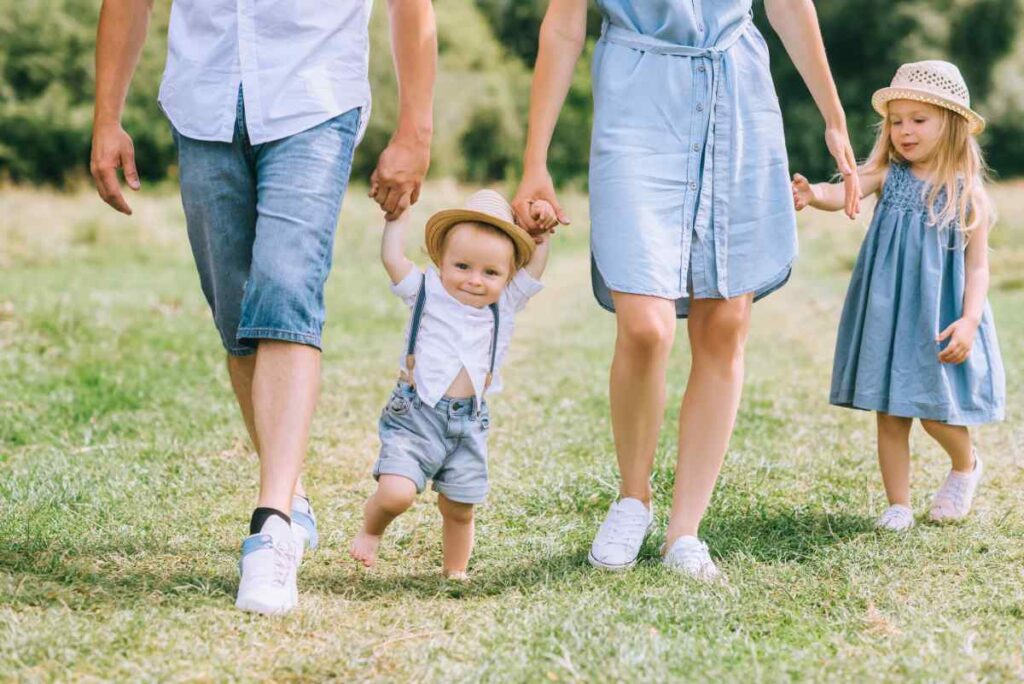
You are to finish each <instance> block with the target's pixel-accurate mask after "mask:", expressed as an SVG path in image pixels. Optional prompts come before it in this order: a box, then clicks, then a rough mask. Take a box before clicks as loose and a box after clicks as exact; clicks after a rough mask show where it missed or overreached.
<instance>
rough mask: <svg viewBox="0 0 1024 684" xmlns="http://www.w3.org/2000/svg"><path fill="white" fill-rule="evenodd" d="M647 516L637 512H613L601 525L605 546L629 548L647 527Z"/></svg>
mask: <svg viewBox="0 0 1024 684" xmlns="http://www.w3.org/2000/svg"><path fill="white" fill-rule="evenodd" d="M647 525H648V518H647V516H646V515H643V514H639V513H618V514H613V515H611V516H609V517H608V519H607V520H605V522H604V525H602V532H603V533H604V534H602V535H601V536H602V538H603V539H602V541H603V542H604V543H605V544H606V545H607V546H618V547H622V548H629V547H631V546H633V545H634V544H636V538H637V537H640V536H642V535H643V533H644V530H646V529H647Z"/></svg>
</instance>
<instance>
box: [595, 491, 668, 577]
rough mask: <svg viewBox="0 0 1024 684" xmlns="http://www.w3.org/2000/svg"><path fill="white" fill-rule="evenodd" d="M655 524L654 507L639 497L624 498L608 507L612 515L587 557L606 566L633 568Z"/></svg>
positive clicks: (615, 568)
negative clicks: (648, 505) (649, 506)
mask: <svg viewBox="0 0 1024 684" xmlns="http://www.w3.org/2000/svg"><path fill="white" fill-rule="evenodd" d="M653 527H654V510H653V508H648V507H647V506H645V505H644V504H643V502H642V501H640V500H639V499H620V500H619V501H616V502H615V503H613V504H612V505H611V508H609V509H608V517H606V518H605V519H604V522H603V523H602V524H601V528H600V529H599V530H598V531H597V536H596V537H594V543H593V545H591V547H590V554H589V555H588V556H587V560H589V561H590V564H591V565H593V566H594V567H595V568H601V569H602V570H625V569H627V568H631V567H633V566H634V565H635V564H636V558H637V556H639V555H640V547H642V546H643V544H644V539H646V538H647V535H649V534H650V533H651V530H652V529H653Z"/></svg>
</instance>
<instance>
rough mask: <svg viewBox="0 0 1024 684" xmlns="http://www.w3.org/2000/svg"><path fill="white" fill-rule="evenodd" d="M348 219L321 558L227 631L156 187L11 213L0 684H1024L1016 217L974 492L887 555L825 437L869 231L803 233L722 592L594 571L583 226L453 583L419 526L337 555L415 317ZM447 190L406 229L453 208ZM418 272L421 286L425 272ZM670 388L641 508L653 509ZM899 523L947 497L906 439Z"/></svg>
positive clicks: (500, 410) (322, 465) (602, 495)
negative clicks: (803, 683) (966, 508)
mask: <svg viewBox="0 0 1024 684" xmlns="http://www.w3.org/2000/svg"><path fill="white" fill-rule="evenodd" d="M364 194H365V193H364V191H363V190H362V189H359V188H356V189H354V190H353V191H352V193H351V194H350V195H349V197H348V200H347V202H346V207H345V211H344V214H343V219H342V229H341V233H340V235H339V239H338V244H337V250H336V255H335V267H334V272H333V275H332V276H331V279H330V282H329V287H328V306H329V315H328V326H327V330H326V331H325V340H326V348H327V349H326V352H325V355H324V384H323V393H322V399H321V402H320V407H319V411H318V415H317V418H316V421H315V426H314V433H313V439H312V446H311V449H310V453H309V457H308V468H307V471H306V472H307V476H306V482H307V487H308V488H309V490H310V493H311V495H312V497H313V502H314V505H315V507H316V510H317V512H318V515H319V519H320V525H321V534H322V537H323V539H322V546H321V548H320V550H319V551H317V552H316V553H315V554H313V555H311V556H309V557H307V560H306V561H305V563H304V564H303V567H302V570H301V573H300V576H299V589H300V596H301V598H300V607H299V609H298V610H297V611H295V612H294V613H293V614H290V615H288V616H286V617H283V618H278V619H265V618H259V617H255V616H251V615H246V614H242V613H240V612H238V611H236V610H235V609H234V607H233V599H234V593H235V589H236V585H237V561H238V549H239V543H240V541H241V538H242V536H243V534H244V533H245V531H246V524H247V520H248V515H249V512H250V510H251V507H252V505H253V504H254V497H255V482H256V476H257V461H256V458H255V456H254V455H253V454H251V453H250V452H249V449H248V448H247V446H246V441H245V439H244V429H243V427H242V423H241V420H240V419H239V417H238V416H237V415H236V407H235V405H234V403H233V399H232V397H231V393H230V389H229V387H228V384H227V379H226V373H225V371H224V369H223V356H222V352H221V351H220V346H219V343H218V341H217V338H216V335H215V332H214V329H213V326H212V325H211V323H210V320H209V313H208V310H207V308H206V304H205V302H204V301H203V300H202V297H201V294H200V291H199V286H198V280H197V278H196V275H195V272H194V268H193V265H192V262H191V257H190V254H189V251H188V247H187V243H186V240H185V236H184V225H183V217H182V212H181V208H180V205H179V202H178V198H177V196H176V195H175V194H173V189H167V190H166V191H163V192H153V193H147V194H144V195H142V196H135V197H134V198H133V199H134V203H135V206H136V209H137V212H136V215H135V217H133V218H131V219H125V218H123V217H119V216H116V215H115V214H114V213H113V212H111V211H109V210H105V209H104V208H103V207H102V206H101V205H100V203H99V201H98V200H97V199H96V198H94V197H93V196H91V195H89V194H87V193H86V194H81V195H70V196H68V195H54V194H47V193H42V192H36V191H27V190H17V189H5V190H3V199H2V203H3V211H2V212H0V680H12V681H13V680H24V681H49V680H80V681H97V680H107V679H117V680H126V681H224V680H276V681H298V680H323V679H338V680H351V679H360V680H362V679H380V680H392V681H405V680H418V681H436V680H439V679H441V678H442V677H443V678H444V679H446V680H454V681H475V680H483V681H538V680H539V681H577V680H590V681H594V680H596V681H614V680H646V681H657V680H661V681H664V680H670V679H687V680H694V681H708V680H730V681H782V680H793V679H802V680H815V681H822V680H826V681H829V680H834V681H865V680H868V679H870V680H888V681H897V680H900V681H903V680H911V681H1004V680H1019V679H1022V678H1024V545H1022V543H1021V539H1022V535H1024V508H1022V506H1021V491H1022V488H1024V470H1022V466H1024V460H1022V456H1021V453H1022V450H1021V447H1022V442H1024V431H1022V422H1021V415H1022V411H1021V400H1022V399H1024V392H1022V389H1021V384H1020V378H1021V374H1022V372H1024V354H1022V351H1024V275H1022V273H1024V220H1022V219H1021V218H1020V217H1021V215H1022V213H1024V199H1022V196H1021V195H1022V189H1021V188H1020V187H1017V188H1013V187H1010V186H1003V187H1001V188H1000V189H999V191H998V200H999V204H1000V206H1001V210H1002V214H1003V216H1004V219H1003V221H1002V223H1001V225H1000V226H999V228H998V229H997V231H996V233H995V235H994V238H993V244H994V251H993V258H992V264H993V288H992V293H991V301H992V304H993V307H994V309H995V312H996V317H997V320H998V324H999V333H1000V340H1001V344H1002V350H1003V355H1004V359H1005V362H1006V367H1007V375H1008V386H1009V391H1010V398H1009V405H1008V419H1007V421H1006V422H1004V423H1002V424H1000V425H996V426H988V427H984V428H982V429H980V430H978V431H977V433H976V437H977V441H978V444H979V447H980V449H981V451H982V453H983V454H984V455H985V456H986V459H987V462H986V464H987V476H986V480H985V482H984V483H983V485H982V488H981V490H980V493H979V498H978V501H977V506H976V512H975V514H974V515H973V517H972V518H971V519H970V520H969V521H968V522H966V523H965V524H963V525H960V526H956V527H941V528H940V527H936V526H932V525H928V524H921V525H919V526H918V527H917V528H915V529H914V530H913V531H911V532H910V533H909V534H907V535H905V536H893V535H890V534H880V533H877V532H876V531H874V529H873V528H872V520H873V517H874V515H876V514H877V513H878V512H879V511H880V510H881V509H882V508H883V506H884V494H883V491H882V487H881V483H880V479H879V475H878V472H877V467H876V465H875V461H874V429H873V426H874V419H873V417H872V416H871V415H870V414H868V413H862V412H853V411H846V410H841V409H836V408H831V407H829V406H828V404H827V395H828V381H829V372H830V364H831V353H832V346H833V343H834V336H835V326H836V323H837V321H838V317H839V309H840V306H841V303H842V296H843V292H844V288H845V279H846V277H847V276H848V274H849V271H850V269H851V267H852V265H853V260H854V258H855V255H856V250H857V246H858V244H859V241H860V238H861V236H862V235H863V230H864V228H865V227H866V225H867V220H868V216H869V214H865V215H864V217H863V218H862V219H860V220H858V222H856V223H850V222H848V221H845V220H844V219H842V218H841V217H836V216H824V215H821V214H818V215H812V214H805V215H802V216H801V250H802V253H801V258H800V261H799V263H798V267H797V269H796V273H795V276H794V278H793V280H792V282H791V283H790V284H789V285H788V286H787V287H786V288H785V289H783V290H782V291H780V292H779V293H778V294H775V295H773V296H772V297H769V298H768V299H767V300H765V301H764V302H762V303H760V304H758V305H757V306H756V307H755V314H754V326H753V332H752V334H751V340H750V345H749V350H748V356H747V358H748V381H747V385H746V390H745V394H744V398H743V403H742V407H741V409H740V417H739V421H738V425H737V428H736V434H735V437H734V439H733V442H732V447H731V449H730V452H729V455H728V457H727V462H726V466H725V470H724V473H723V476H722V479H721V481H720V484H719V487H718V490H717V492H716V495H715V498H714V500H713V502H712V506H711V510H710V512H709V514H708V517H707V519H706V521H705V524H704V527H703V530H702V533H703V536H704V537H705V539H706V540H707V541H708V543H709V545H710V548H711V550H712V555H713V556H714V557H715V558H716V560H717V561H718V562H719V564H720V566H721V567H722V569H723V570H724V571H725V572H726V573H727V574H728V576H729V578H730V582H729V584H728V585H727V586H724V587H718V586H712V587H708V586H702V585H697V584H694V583H692V582H688V581H684V580H682V579H681V578H680V577H679V576H677V575H675V574H672V573H670V572H668V571H666V570H664V569H663V568H662V567H661V566H660V565H659V564H658V562H657V549H658V546H659V544H660V543H661V533H660V532H659V533H658V534H656V535H655V536H654V537H653V538H652V539H651V540H650V541H649V542H648V544H647V546H646V547H645V551H644V554H643V560H642V562H641V563H640V564H639V566H638V567H637V568H636V570H635V571H633V572H629V573H626V574H618V575H614V574H604V573H599V572H596V571H594V570H592V569H591V568H590V567H589V566H588V565H587V563H586V552H587V548H588V545H589V543H590V540H591V538H592V535H593V533H594V531H595V530H596V528H597V526H598V524H599V522H600V520H601V519H602V517H603V515H604V513H605V511H606V509H607V506H608V504H609V503H610V501H611V500H612V499H613V497H614V496H615V491H616V486H617V476H616V469H615V466H614V452H613V449H612V444H611V433H610V426H609V420H608V409H607V397H606V385H607V372H608V365H609V363H610V358H611V348H612V341H613V336H614V325H613V323H614V321H613V318H612V317H611V316H610V315H609V314H607V313H604V312H603V311H601V310H600V309H599V308H598V306H597V305H596V304H595V303H594V301H593V299H592V296H591V293H590V284H589V272H588V263H587V248H586V244H587V242H586V240H587V237H586V232H585V227H586V225H587V220H586V202H585V198H583V197H581V196H575V197H572V198H569V201H568V202H567V204H568V207H569V209H570V210H571V214H572V216H573V217H574V219H575V224H574V226H573V227H572V228H570V229H566V230H564V231H563V232H562V233H560V234H559V235H558V236H557V238H556V239H555V243H554V256H553V261H552V263H551V266H550V269H549V272H548V274H547V276H546V277H545V280H546V282H547V288H546V290H545V291H544V292H543V293H541V295H539V296H538V297H537V299H536V300H535V301H534V302H533V303H532V304H531V306H530V307H528V308H527V310H526V311H525V312H524V313H523V314H522V316H521V317H520V318H519V319H518V320H519V322H518V330H517V339H516V340H515V343H514V344H513V345H512V350H511V354H510V361H509V363H508V365H507V366H506V369H505V376H506V385H507V389H506V391H505V393H503V394H502V395H499V396H497V397H495V398H494V399H493V401H492V407H493V416H494V423H493V425H494V427H493V429H492V440H491V453H492V494H491V497H490V500H489V502H488V503H487V504H486V505H484V506H483V507H481V509H480V511H479V517H478V521H479V522H478V544H477V548H476V553H475V556H474V558H473V561H472V563H471V566H470V572H471V575H472V581H471V582H470V583H468V584H466V585H461V584H452V583H449V582H447V581H445V580H443V579H441V578H440V577H439V575H438V569H439V567H440V520H439V516H438V514H437V510H436V507H435V506H434V497H433V495H431V494H427V495H424V496H423V497H422V499H421V500H420V501H419V502H418V503H417V504H416V505H415V506H414V508H413V509H412V510H411V511H410V512H409V513H408V514H407V515H405V516H403V517H402V518H401V519H399V521H398V522H396V524H395V525H394V527H393V528H392V530H391V531H390V533H389V536H388V537H387V539H386V540H385V543H384V544H383V547H382V560H381V563H380V565H379V567H378V568H376V569H374V570H373V571H370V572H366V571H363V570H362V569H360V568H357V567H356V566H355V564H354V563H353V562H351V561H350V560H349V559H348V557H347V555H346V553H345V549H346V545H347V540H348V539H349V538H350V537H351V536H352V535H353V534H354V533H355V531H356V530H357V526H358V523H359V515H360V506H361V503H362V501H363V499H364V497H365V496H366V495H367V494H368V493H369V492H370V491H371V489H372V486H373V483H372V479H371V477H370V468H371V465H372V463H373V460H374V458H375V456H376V448H377V435H376V419H377V416H378V414H379V411H380V409H381V406H382V405H383V402H384V400H385V398H386V396H387V393H388V391H389V389H390V387H391V385H392V383H393V381H394V377H395V368H394V364H395V359H396V357H397V354H398V353H399V346H400V343H401V329H402V325H403V321H404V316H405V313H404V311H403V307H402V305H401V304H400V303H399V302H398V300H397V299H395V298H394V297H392V296H390V295H389V294H388V291H387V279H386V276H385V274H384V272H383V270H382V268H381V267H380V266H379V263H378V260H377V258H376V250H377V240H378V236H379V233H380V222H379V219H378V214H377V213H376V211H375V209H374V208H373V207H372V206H371V204H370V203H369V201H368V200H367V199H366V198H365V196H364ZM461 195H462V191H461V190H460V189H459V188H456V187H454V186H450V185H444V184H436V185H434V186H432V187H431V188H429V190H428V191H427V192H425V193H424V198H423V201H422V203H421V205H418V206H417V207H416V215H417V216H418V217H419V218H421V219H422V218H425V217H426V216H427V215H428V212H430V211H431V210H433V209H435V208H437V207H440V206H442V205H445V204H449V203H454V202H458V201H459V200H460V199H461ZM417 258H419V259H420V260H421V261H422V255H419V256H418V257H417ZM676 347H677V349H676V352H675V355H674V357H673V370H672V374H671V379H670V383H669V387H670V402H669V409H668V411H667V413H666V426H665V430H664V433H663V439H662V441H661V446H660V448H659V450H658V456H657V467H656V472H655V476H654V483H655V490H656V502H655V505H656V511H657V513H658V517H659V522H660V523H661V528H660V529H662V530H663V529H664V515H665V513H666V511H667V506H668V503H669V500H670V491H671V482H672V465H673V462H674V458H675V445H674V441H675V440H674V430H675V415H674V414H675V412H676V406H677V402H678V400H679V398H680V396H681V394H682V391H683V388H684V385H685V377H686V369H687V368H688V364H689V358H688V353H687V346H686V342H685V335H683V334H682V333H681V334H680V336H679V342H677V345H676ZM913 450H914V504H915V508H916V510H917V511H918V512H919V513H920V512H923V511H924V510H925V509H926V507H927V502H928V500H929V497H930V495H931V493H932V492H933V491H934V489H935V488H936V487H937V486H938V484H939V483H940V482H941V480H942V478H943V477H944V475H945V473H946V471H947V469H948V461H946V460H945V458H944V457H943V455H942V454H941V452H940V451H939V449H938V448H937V447H936V446H935V445H934V444H932V443H931V442H930V441H929V440H928V439H927V437H926V436H925V435H924V433H923V432H922V431H920V430H919V429H915V432H914V437H913Z"/></svg>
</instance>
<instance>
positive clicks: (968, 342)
mask: <svg viewBox="0 0 1024 684" xmlns="http://www.w3.org/2000/svg"><path fill="white" fill-rule="evenodd" d="M977 331H978V324H977V323H975V322H974V321H971V320H968V319H966V318H959V319H957V320H956V321H954V322H953V323H952V325H950V326H949V327H948V328H946V329H945V330H943V331H942V332H940V333H939V336H938V337H936V338H935V341H936V342H942V341H943V340H946V339H948V340H949V344H947V345H946V348H945V349H943V350H942V351H940V352H939V361H940V362H942V363H963V362H964V361H966V360H967V357H968V356H969V355H970V353H971V347H972V346H974V334H975V333H976V332H977Z"/></svg>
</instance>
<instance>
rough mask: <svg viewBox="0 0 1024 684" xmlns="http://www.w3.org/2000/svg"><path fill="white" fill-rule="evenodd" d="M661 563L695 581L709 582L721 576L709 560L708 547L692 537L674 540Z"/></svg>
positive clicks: (716, 567) (713, 563)
mask: <svg viewBox="0 0 1024 684" xmlns="http://www.w3.org/2000/svg"><path fill="white" fill-rule="evenodd" d="M661 562H662V563H664V564H665V565H666V566H667V567H669V568H672V569H673V570H675V571H676V572H680V573H682V574H684V575H689V576H690V577H692V578H693V579H696V580H702V581H709V580H714V579H719V578H720V577H721V576H722V573H721V572H720V571H719V570H718V566H716V565H715V562H714V561H713V560H711V554H709V553H708V545H707V544H705V543H704V542H702V541H701V540H700V539H697V538H696V537H692V536H685V537H680V538H679V539H676V540H675V542H674V543H673V544H672V548H670V549H669V550H668V553H666V554H665V557H664V558H663V559H662V561H661Z"/></svg>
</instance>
